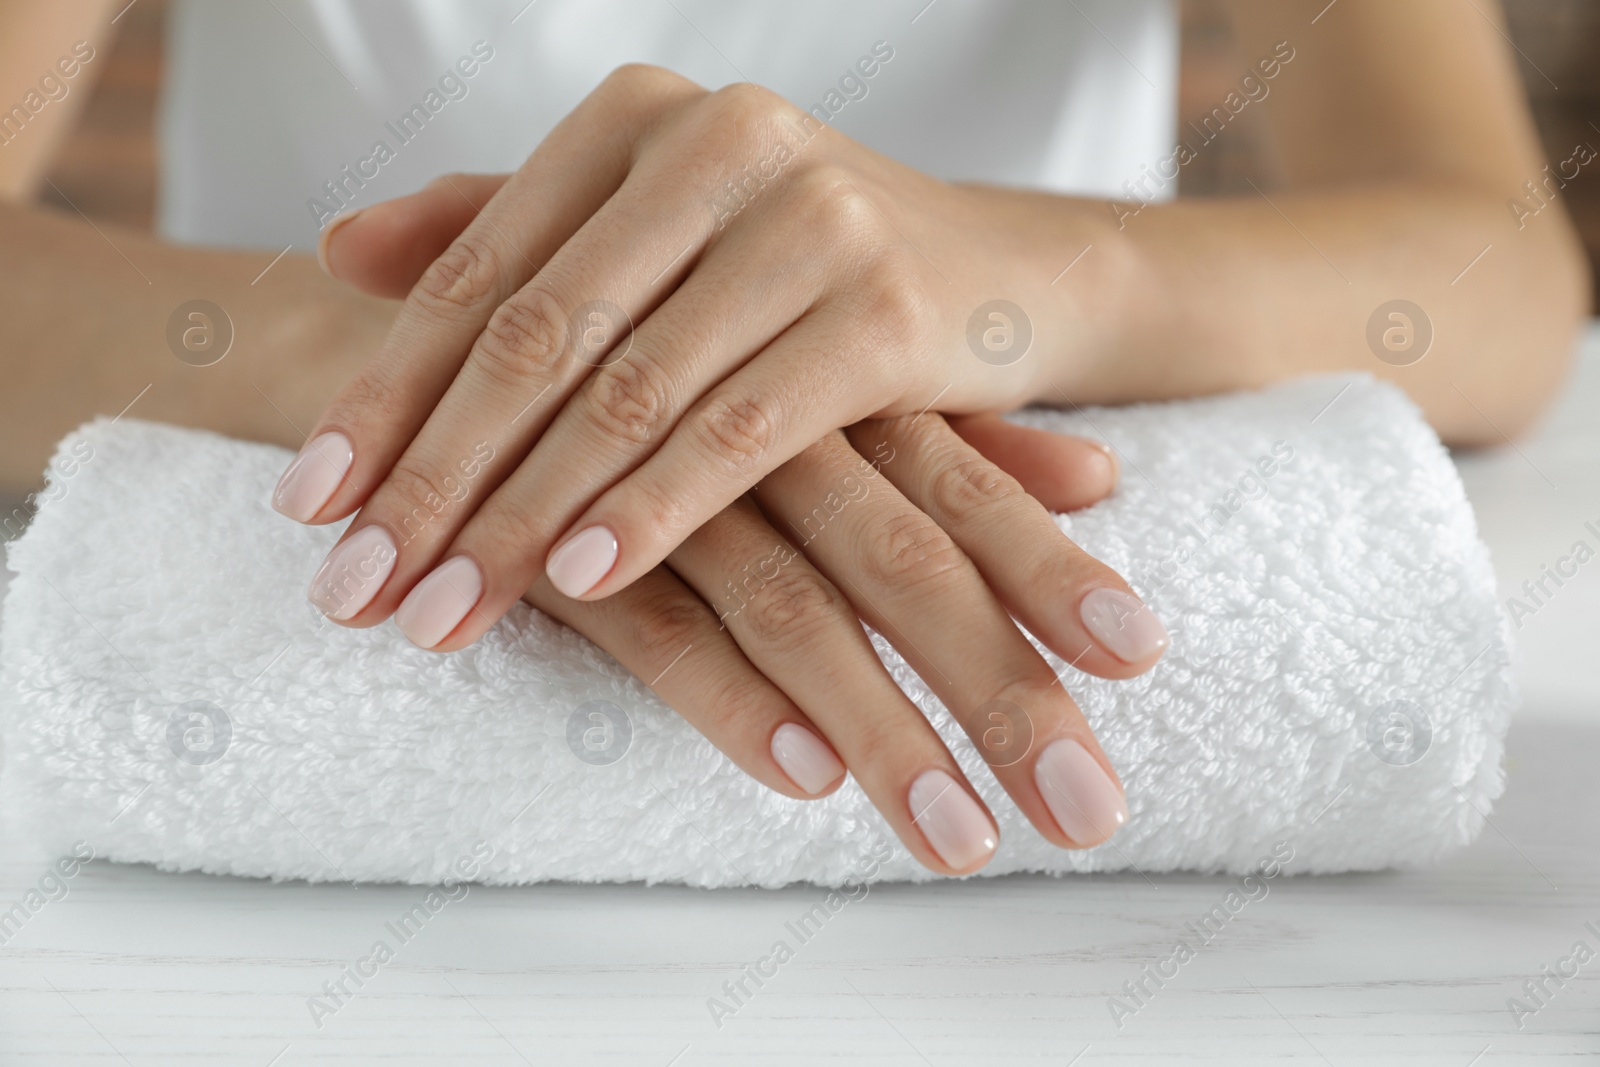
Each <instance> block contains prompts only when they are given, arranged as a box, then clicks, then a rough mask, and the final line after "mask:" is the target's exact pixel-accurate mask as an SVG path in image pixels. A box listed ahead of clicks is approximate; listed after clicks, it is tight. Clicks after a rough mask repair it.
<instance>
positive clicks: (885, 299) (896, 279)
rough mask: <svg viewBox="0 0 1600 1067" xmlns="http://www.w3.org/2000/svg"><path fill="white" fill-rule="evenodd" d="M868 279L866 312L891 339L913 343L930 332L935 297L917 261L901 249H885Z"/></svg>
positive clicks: (920, 340)
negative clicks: (917, 267) (923, 278)
mask: <svg viewBox="0 0 1600 1067" xmlns="http://www.w3.org/2000/svg"><path fill="white" fill-rule="evenodd" d="M866 281H867V286H866V289H867V292H868V293H869V294H870V295H869V296H868V298H867V301H868V302H867V314H868V316H869V317H870V321H871V322H873V323H874V324H875V325H876V327H877V328H878V329H879V330H881V331H883V334H884V336H885V337H886V338H887V339H888V340H889V341H891V342H893V343H894V344H895V345H896V346H903V347H910V346H914V345H917V344H919V343H921V342H922V341H924V340H926V339H927V338H928V337H929V336H930V334H931V331H932V330H933V328H934V313H935V305H934V301H933V299H932V296H931V294H929V292H928V287H927V285H926V284H925V283H924V281H923V280H922V278H921V277H919V276H918V273H917V271H916V268H915V267H914V265H912V264H910V263H908V262H906V261H905V259H904V257H903V255H902V254H901V253H899V252H892V253H884V254H883V255H882V256H881V257H880V259H879V262H878V264H877V265H876V266H874V267H873V268H872V269H871V270H870V272H869V273H868V276H867V279H866Z"/></svg>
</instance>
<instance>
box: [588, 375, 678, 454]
mask: <svg viewBox="0 0 1600 1067" xmlns="http://www.w3.org/2000/svg"><path fill="white" fill-rule="evenodd" d="M593 390H594V392H593V394H592V400H593V405H592V413H593V417H594V420H595V422H596V423H597V424H598V425H599V427H600V429H601V430H602V431H603V432H605V433H606V434H607V435H609V436H614V437H621V438H623V439H624V440H628V441H632V442H634V443H635V444H647V443H649V442H650V441H652V440H654V439H655V437H656V435H657V430H658V428H659V427H660V426H661V423H662V420H663V419H664V418H665V417H666V415H667V410H668V395H667V388H666V384H665V383H664V382H663V381H662V380H661V377H660V375H659V374H658V373H657V372H656V371H655V370H654V369H653V368H652V367H651V366H650V365H649V364H648V363H647V362H646V361H645V360H643V359H624V360H621V361H620V362H617V363H614V364H612V365H611V366H609V367H606V368H605V369H604V370H602V371H600V373H599V374H597V375H596V376H595V380H594V386H593Z"/></svg>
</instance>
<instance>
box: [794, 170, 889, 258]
mask: <svg viewBox="0 0 1600 1067" xmlns="http://www.w3.org/2000/svg"><path fill="white" fill-rule="evenodd" d="M794 195H795V198H796V201H797V202H798V204H799V207H800V211H801V213H802V215H803V217H804V220H805V223H806V225H807V226H808V227H810V228H812V229H813V230H814V231H816V232H820V233H822V234H825V235H828V236H829V237H832V238H834V239H846V240H849V239H855V238H858V237H860V236H863V235H865V234H867V233H870V232H872V230H873V228H874V227H875V226H876V225H877V224H878V223H879V222H880V221H881V220H880V219H879V216H878V213H877V210H876V209H875V208H873V206H872V204H871V203H869V202H868V200H867V198H866V197H865V196H863V195H862V193H861V190H860V188H859V187H858V186H857V185H856V183H855V181H854V180H853V175H852V174H851V173H850V171H848V170H847V169H846V168H844V167H840V166H837V165H835V164H820V165H818V166H814V167H810V168H808V169H806V170H805V171H804V172H802V173H801V174H800V175H798V176H797V177H796V178H795V180H794Z"/></svg>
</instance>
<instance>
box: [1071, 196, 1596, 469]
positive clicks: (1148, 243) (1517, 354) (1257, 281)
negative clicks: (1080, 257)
mask: <svg viewBox="0 0 1600 1067" xmlns="http://www.w3.org/2000/svg"><path fill="white" fill-rule="evenodd" d="M1519 191H1520V190H1506V191H1505V192H1503V193H1498V194H1496V193H1491V192H1488V191H1486V190H1483V189H1480V188H1475V187H1470V186H1462V185H1453V186H1452V185H1444V184H1439V185H1435V186H1433V187H1429V186H1427V185H1424V184H1422V183H1412V184H1404V183H1395V184H1390V185H1387V186H1378V185H1366V186H1351V187H1345V188H1332V189H1324V190H1305V191H1284V192H1281V193H1270V194H1267V195H1268V196H1270V197H1271V199H1270V201H1269V200H1268V199H1267V196H1255V197H1251V198H1246V199H1233V200H1191V201H1184V200H1179V201H1175V202H1171V203H1167V204H1152V205H1149V206H1147V207H1145V208H1143V210H1141V211H1139V212H1138V214H1137V215H1133V216H1128V215H1126V214H1125V213H1124V212H1125V210H1126V209H1118V214H1121V215H1122V218H1121V220H1120V222H1121V226H1120V228H1118V227H1117V226H1116V225H1115V224H1113V225H1109V226H1107V228H1106V231H1105V233H1104V234H1103V236H1102V237H1101V238H1100V239H1098V240H1097V242H1096V247H1095V248H1094V250H1093V251H1092V252H1091V253H1090V255H1095V254H1097V253H1101V252H1102V251H1103V252H1104V258H1103V259H1102V260H1101V261H1100V263H1098V264H1097V263H1094V262H1092V261H1091V260H1090V258H1089V257H1088V256H1086V257H1085V259H1084V261H1083V263H1081V264H1080V265H1079V267H1078V268H1077V269H1078V270H1082V271H1083V272H1084V274H1085V275H1086V276H1088V275H1092V273H1093V272H1094V271H1095V270H1096V269H1100V270H1102V271H1103V273H1104V275H1105V278H1104V279H1100V280H1097V281H1094V282H1091V281H1090V279H1089V278H1088V277H1086V278H1085V279H1084V280H1083V284H1096V285H1099V286H1102V287H1104V289H1105V290H1106V291H1107V292H1108V293H1109V294H1110V296H1109V298H1101V299H1097V300H1095V301H1093V302H1091V303H1089V304H1088V305H1086V309H1087V310H1086V311H1085V314H1087V315H1089V316H1091V317H1092V318H1095V319H1097V320H1098V322H1097V323H1096V325H1095V326H1094V327H1093V329H1092V330H1091V336H1094V337H1096V338H1099V339H1100V342H1099V344H1098V345H1097V346H1095V347H1094V348H1092V349H1091V361H1090V362H1089V363H1088V364H1087V365H1085V364H1084V363H1083V361H1082V360H1081V359H1074V358H1072V356H1071V355H1063V357H1062V358H1061V359H1060V361H1059V365H1060V367H1061V368H1062V370H1061V380H1060V381H1059V383H1057V384H1059V385H1060V388H1061V389H1063V390H1064V391H1065V392H1066V393H1067V394H1068V395H1069V396H1071V398H1072V399H1073V400H1074V401H1094V402H1103V403H1118V402H1125V401H1132V400H1152V399H1167V398H1174V397H1183V396H1194V395H1199V394H1205V393H1213V392H1219V391H1223V390H1228V389H1244V388H1255V387H1259V386H1262V385H1265V384H1268V383H1270V382H1273V381H1278V380H1281V379H1284V378H1287V377H1291V376H1294V375H1298V374H1304V373H1310V372H1317V371H1337V370H1363V371H1370V372H1372V373H1373V374H1376V375H1378V376H1379V377H1383V378H1387V379H1389V380H1391V381H1394V382H1396V383H1397V384H1399V385H1401V386H1402V387H1403V388H1405V389H1406V390H1407V392H1408V393H1410V395H1411V396H1412V398H1413V399H1414V400H1415V401H1416V402H1417V403H1418V404H1419V405H1420V406H1421V407H1422V409H1423V411H1424V412H1425V413H1426V415H1427V417H1428V418H1429V420H1430V421H1431V422H1432V424H1433V425H1434V426H1435V428H1437V429H1438V430H1439V432H1440V434H1441V435H1442V436H1443V437H1444V438H1445V439H1446V440H1447V441H1449V442H1451V443H1456V444H1480V443H1491V442H1498V441H1500V440H1502V437H1501V434H1502V433H1504V434H1507V435H1515V434H1517V433H1518V432H1520V431H1521V430H1523V429H1525V428H1526V427H1527V426H1528V424H1529V423H1530V421H1531V420H1532V419H1533V418H1534V417H1535V415H1536V414H1537V412H1538V411H1539V409H1540V408H1541V407H1542V406H1543V404H1544V403H1545V402H1546V401H1547V400H1548V398H1549V397H1550V395H1551V394H1552V393H1553V392H1554V390H1555V388H1556V386H1557V384H1558V383H1559V381H1560V379H1561V375H1562V371H1563V368H1564V366H1565V363H1566V359H1567V356H1568V353H1569V351H1570V349H1571V346H1572V342H1573V339H1574V335H1575V333H1576V331H1577V330H1578V329H1579V328H1580V326H1581V322H1582V318H1583V316H1584V314H1585V312H1586V310H1587V299H1588V298H1587V292H1588V282H1587V268H1586V266H1585V263H1584V260H1583V258H1582V255H1581V250H1580V248H1579V246H1578V243H1577V241H1576V238H1575V235H1574V234H1573V231H1572V228H1571V226H1570V224H1569V223H1568V221H1567V218H1566V215H1565V213H1564V211H1563V210H1562V208H1561V206H1560V205H1559V203H1555V202H1552V203H1551V204H1550V205H1549V206H1548V207H1546V208H1544V209H1543V210H1542V211H1541V212H1540V213H1539V215H1538V216H1536V217H1534V218H1531V219H1527V220H1525V223H1526V224H1525V226H1524V228H1522V229H1520V230H1519V229H1518V227H1517V221H1516V220H1515V219H1513V217H1512V215H1511V213H1510V212H1509V210H1508V209H1507V207H1506V199H1507V196H1508V195H1510V194H1512V193H1515V192H1519ZM1132 206H1135V207H1136V206H1137V205H1132ZM1109 214H1110V212H1109V211H1108V215H1109ZM1072 251H1073V250H1072V249H1071V248H1063V249H1062V250H1061V252H1060V253H1058V255H1060V256H1066V255H1068V254H1070V253H1071V252H1072ZM1069 277H1070V275H1069ZM1396 299H1404V300H1409V301H1411V302H1412V303H1414V304H1416V305H1417V306H1418V307H1420V308H1421V309H1422V311H1423V313H1424V314H1425V316H1426V318H1427V320H1428V323H1427V324H1428V325H1431V329H1432V334H1433V337H1432V343H1431V347H1430V348H1429V349H1428V350H1427V352H1426V355H1425V356H1423V357H1422V358H1420V359H1418V360H1417V361H1416V362H1413V363H1410V364H1409V365H1391V363H1404V362H1405V361H1406V360H1409V359H1412V358H1415V356H1416V354H1417V353H1416V350H1411V351H1409V352H1399V353H1385V354H1386V355H1388V356H1389V362H1385V361H1384V360H1383V359H1380V358H1379V354H1378V351H1375V350H1374V348H1373V347H1372V346H1371V345H1370V344H1369V340H1368V325H1369V321H1370V320H1371V319H1372V317H1373V315H1374V312H1376V311H1377V310H1378V309H1379V307H1380V306H1381V305H1383V304H1385V303H1387V302H1389V301H1392V300H1396ZM1416 325H1417V327H1418V330H1419V333H1420V331H1421V330H1422V329H1423V328H1424V324H1423V323H1421V322H1419V323H1417V324H1416ZM1380 332H1381V331H1380ZM1381 350H1382V349H1381V347H1380V349H1379V351H1381ZM1041 399H1042V400H1044V401H1047V402H1048V401H1049V400H1050V397H1049V395H1044V396H1042V397H1041ZM1057 402H1059V397H1057Z"/></svg>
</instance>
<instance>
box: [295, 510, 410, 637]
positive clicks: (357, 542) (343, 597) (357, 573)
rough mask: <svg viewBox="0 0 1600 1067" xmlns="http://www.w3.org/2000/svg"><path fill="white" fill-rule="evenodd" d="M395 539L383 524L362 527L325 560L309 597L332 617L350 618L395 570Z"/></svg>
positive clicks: (370, 599)
mask: <svg viewBox="0 0 1600 1067" xmlns="http://www.w3.org/2000/svg"><path fill="white" fill-rule="evenodd" d="M394 561H395V551H394V539H393V538H392V537H390V536H389V531H388V530H385V529H384V528H383V527H382V526H376V525H374V526H363V527H362V528H361V529H360V530H358V531H357V532H356V533H354V534H352V535H351V536H350V537H349V539H347V540H346V541H345V542H344V543H343V544H341V545H338V546H336V547H335V548H334V550H333V551H332V552H329V553H328V558H327V559H326V560H324V561H323V563H322V566H321V568H319V569H318V571H317V576H316V577H315V578H313V579H311V589H310V590H309V591H308V592H307V594H306V595H307V596H309V597H310V598H311V602H312V603H313V604H315V605H316V606H317V607H318V608H320V609H321V610H322V613H323V614H324V615H326V616H328V618H330V619H340V620H343V619H348V618H350V617H351V616H352V615H354V614H355V613H356V612H358V611H360V610H361V609H362V608H364V607H366V606H367V605H368V604H369V603H371V602H372V598H373V597H375V596H377V595H378V590H380V589H382V588H383V583H384V582H386V581H388V580H389V572H390V571H392V570H394Z"/></svg>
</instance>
